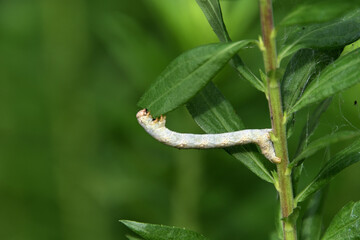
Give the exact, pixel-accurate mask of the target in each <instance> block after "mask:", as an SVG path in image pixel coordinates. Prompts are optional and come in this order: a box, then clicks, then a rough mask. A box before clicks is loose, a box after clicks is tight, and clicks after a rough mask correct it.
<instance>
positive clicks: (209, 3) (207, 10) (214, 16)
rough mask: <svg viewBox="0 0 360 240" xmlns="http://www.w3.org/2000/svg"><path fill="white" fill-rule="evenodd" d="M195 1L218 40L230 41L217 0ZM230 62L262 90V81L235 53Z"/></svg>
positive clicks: (241, 75)
mask: <svg viewBox="0 0 360 240" xmlns="http://www.w3.org/2000/svg"><path fill="white" fill-rule="evenodd" d="M196 2H197V4H198V5H199V7H200V8H201V10H202V11H203V13H204V15H205V17H206V19H207V20H208V22H209V24H210V26H211V27H212V29H213V31H214V33H215V34H216V36H217V37H218V38H219V40H220V41H221V42H231V38H230V36H229V33H228V32H227V30H226V26H225V23H224V19H223V16H222V12H221V6H220V3H219V0H196ZM230 64H231V66H233V67H234V68H235V70H236V71H237V73H238V74H239V76H240V77H241V78H242V79H245V80H247V81H249V82H250V83H251V84H252V85H253V86H254V87H255V88H256V89H258V90H259V91H262V92H264V89H265V86H264V83H263V82H262V81H260V80H259V79H258V78H257V77H256V76H255V75H254V74H253V73H252V72H251V71H250V69H249V68H248V67H247V66H245V64H244V62H243V61H242V60H241V58H240V57H239V56H238V55H237V54H236V55H235V56H234V57H233V59H232V60H231V61H230Z"/></svg>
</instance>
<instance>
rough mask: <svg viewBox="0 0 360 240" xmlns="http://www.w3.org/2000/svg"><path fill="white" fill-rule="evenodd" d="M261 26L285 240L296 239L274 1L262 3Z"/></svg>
mask: <svg viewBox="0 0 360 240" xmlns="http://www.w3.org/2000/svg"><path fill="white" fill-rule="evenodd" d="M259 2H260V17H261V27H262V40H263V44H264V46H263V47H264V48H263V58H264V65H265V72H266V76H267V77H266V84H267V98H268V102H269V110H270V117H271V125H272V129H273V138H272V140H273V142H274V147H275V151H276V155H277V156H278V157H280V158H281V163H280V164H278V165H277V174H278V181H279V182H278V184H277V185H278V186H277V190H278V192H279V196H280V205H281V215H282V218H283V235H284V240H296V239H297V234H296V225H295V221H291V220H290V219H289V218H288V217H289V216H290V215H291V213H292V212H293V210H294V196H293V189H292V182H291V171H288V164H289V159H288V148H287V139H286V125H285V121H284V114H283V110H282V103H281V88H280V78H279V77H278V75H277V54H276V41H275V30H274V24H273V11H272V3H271V0H259Z"/></svg>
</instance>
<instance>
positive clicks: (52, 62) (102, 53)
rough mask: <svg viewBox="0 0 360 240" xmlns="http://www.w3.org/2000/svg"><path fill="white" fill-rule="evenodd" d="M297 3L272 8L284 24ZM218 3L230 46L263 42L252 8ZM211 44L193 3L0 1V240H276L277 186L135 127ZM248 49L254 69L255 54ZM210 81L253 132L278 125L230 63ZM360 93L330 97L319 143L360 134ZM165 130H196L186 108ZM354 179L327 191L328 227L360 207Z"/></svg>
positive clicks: (345, 177) (341, 179)
mask: <svg viewBox="0 0 360 240" xmlns="http://www.w3.org/2000/svg"><path fill="white" fill-rule="evenodd" d="M294 4H295V1H293V0H292V1H276V5H275V13H276V14H277V15H276V18H279V19H280V18H281V16H283V15H284V14H286V12H287V11H288V10H289V9H290V8H291V7H293V6H294ZM222 6H223V12H224V18H225V22H226V24H227V26H228V29H229V32H230V35H231V36H232V38H233V39H235V40H238V39H244V38H258V36H259V34H260V26H259V22H258V10H257V1H254V0H241V1H223V2H222ZM210 42H217V39H216V37H215V34H214V33H213V32H212V30H211V28H210V26H209V25H208V24H207V21H206V19H205V17H204V16H203V15H202V13H201V11H200V9H199V8H198V7H197V5H196V3H195V0H137V1H125V0H103V1H95V0H88V1H85V0H72V1H66V0H65V1H64V0H52V1H51V0H38V1H31V0H4V1H1V2H0V84H1V85H0V114H1V117H0V141H1V144H0V213H1V214H0V239H4V240H5V239H6V240H8V239H11V240H23V239H29V240H31V239H34V240H35V239H36V240H42V239H44V240H45V239H54V240H56V239H66V240H80V239H86V240H92V239H94V240H95V239H96V240H99V239H102V240H111V239H125V234H129V233H130V232H129V231H128V230H127V229H126V228H125V227H124V226H123V225H122V224H120V223H119V222H118V220H119V219H130V220H136V221H142V222H151V223H161V224H167V225H176V226H180V227H187V228H190V229H193V230H195V231H198V232H201V233H203V234H204V235H206V236H208V237H210V238H211V239H266V238H268V236H269V234H270V232H271V231H272V230H273V229H274V223H273V220H274V217H275V209H276V206H277V205H276V204H277V196H276V193H275V190H274V188H273V186H271V185H270V184H268V183H265V182H263V181H261V180H260V179H258V178H257V177H256V176H255V175H254V174H252V173H251V172H250V171H248V170H247V169H246V168H245V167H244V166H242V165H241V164H240V163H239V162H238V161H236V160H235V159H232V158H231V157H230V156H228V155H227V154H226V153H225V152H223V151H222V150H209V151H196V150H187V151H185V150H183V151H180V150H177V149H173V148H170V147H167V146H164V145H162V144H160V143H158V142H156V141H155V140H153V139H152V138H151V137H150V136H148V135H147V134H146V133H145V132H144V130H143V129H142V128H141V127H140V126H139V125H138V124H137V121H136V118H135V114H136V112H137V111H138V110H139V109H138V107H137V106H136V103H137V101H138V99H139V97H140V96H141V95H142V93H143V92H144V91H145V90H146V89H147V87H149V85H150V83H151V82H152V81H153V80H154V79H155V78H156V76H157V75H158V74H159V73H160V72H161V71H162V70H163V69H164V67H165V66H166V65H167V63H169V61H171V60H172V59H173V58H175V57H176V56H177V55H179V54H180V53H181V52H183V51H185V50H187V49H190V48H193V47H195V46H198V45H201V44H206V43H210ZM240 54H241V56H242V57H243V59H244V60H245V62H247V63H248V64H249V65H250V67H251V68H252V69H253V70H254V72H255V73H256V74H257V73H258V70H257V69H258V68H259V67H261V66H262V65H261V55H260V54H259V52H258V50H256V49H248V50H244V51H242V52H241V53H240ZM215 82H216V84H217V85H218V86H219V88H220V89H221V90H222V91H223V93H224V94H225V95H226V96H227V97H228V99H229V100H230V101H231V102H232V103H233V104H234V106H235V109H236V111H237V112H238V113H239V115H241V117H242V118H243V120H244V122H245V124H246V125H247V126H248V127H249V128H263V127H269V126H270V123H269V117H268V116H269V114H268V110H267V102H266V100H265V98H264V96H263V95H262V94H261V93H259V92H257V91H256V90H254V89H253V88H252V87H251V86H250V85H249V84H248V83H246V82H243V81H240V80H239V79H238V78H237V76H236V74H235V73H234V72H233V71H232V69H231V68H230V67H227V68H226V69H224V71H222V72H221V73H220V74H219V76H218V77H217V78H216V79H215ZM359 90H360V88H359V86H356V87H354V88H352V89H350V90H348V91H347V92H346V93H343V94H341V95H339V96H337V97H336V98H335V99H334V102H333V104H332V106H331V108H330V110H329V111H328V112H327V113H326V116H324V117H323V118H322V119H323V120H322V123H321V124H320V129H319V131H317V132H316V135H318V136H322V135H324V134H325V133H328V132H334V131H336V130H338V129H345V128H348V129H356V128H357V129H358V128H360V108H359V104H358V105H354V101H355V100H356V101H358V102H360V91H359ZM306 113H307V112H306V111H304V114H303V115H302V116H301V115H299V118H298V119H299V121H298V122H299V124H298V123H297V124H298V126H299V127H300V128H299V130H300V129H301V125H302V124H303V123H304V122H305V121H306V116H307V115H306ZM168 124H169V127H170V128H173V129H175V130H178V131H182V132H186V131H191V132H201V130H200V129H199V128H198V127H197V126H196V125H195V123H194V122H193V121H192V120H191V117H190V116H189V114H188V113H187V112H186V111H185V109H184V108H181V109H179V110H176V111H174V112H172V113H170V114H169V115H168ZM297 135H298V131H297V132H295V134H294V137H293V138H291V139H290V149H291V151H294V149H295V147H296V143H297V142H296V136H297ZM345 144H347V143H345ZM343 146H344V145H338V146H336V147H334V148H333V149H334V151H336V150H338V149H341V148H342V147H343ZM323 161H324V153H323V152H321V153H319V154H317V155H316V156H315V157H314V158H313V161H312V162H309V163H308V164H307V165H306V166H305V178H304V179H303V182H304V183H306V182H307V181H308V180H309V179H311V178H312V177H313V176H314V174H316V172H317V169H318V167H319V166H320V164H321V163H322V162H323ZM359 173H360V166H359V165H356V166H354V167H352V168H351V169H347V170H346V171H345V172H344V173H342V174H340V175H339V176H338V177H337V178H336V181H334V182H333V184H332V185H331V187H330V189H329V193H328V194H329V198H328V200H327V201H326V204H325V212H326V214H325V216H326V219H325V224H328V223H329V221H330V219H331V218H332V216H333V215H334V214H335V213H336V212H337V211H338V210H339V208H340V207H342V206H343V205H344V204H345V203H346V202H348V201H349V200H359V199H360V191H359V189H360V181H358V176H359ZM304 183H303V184H304Z"/></svg>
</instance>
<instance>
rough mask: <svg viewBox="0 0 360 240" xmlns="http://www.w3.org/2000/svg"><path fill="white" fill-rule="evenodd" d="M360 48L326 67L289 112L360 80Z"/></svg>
mask: <svg viewBox="0 0 360 240" xmlns="http://www.w3.org/2000/svg"><path fill="white" fill-rule="evenodd" d="M359 53H360V49H357V50H355V51H353V52H351V53H349V54H347V55H345V56H343V57H341V58H339V59H337V60H336V61H334V63H333V64H330V65H329V66H328V67H326V68H325V69H324V70H323V71H322V72H321V73H320V76H319V77H318V78H317V79H316V81H313V82H312V83H311V84H310V85H309V86H308V87H307V88H306V90H305V92H304V94H303V95H302V97H301V98H300V99H299V100H298V101H297V102H296V103H295V105H294V107H293V108H292V109H289V112H290V113H292V112H296V111H298V110H299V109H301V108H303V107H305V106H307V105H310V104H312V103H315V102H317V101H320V100H323V99H324V98H327V97H330V96H332V95H334V94H336V93H338V92H340V91H343V90H345V89H347V88H349V87H351V86H353V85H355V84H357V83H359V82H360V79H359V78H358V76H359V74H360V68H359V63H360V54H359Z"/></svg>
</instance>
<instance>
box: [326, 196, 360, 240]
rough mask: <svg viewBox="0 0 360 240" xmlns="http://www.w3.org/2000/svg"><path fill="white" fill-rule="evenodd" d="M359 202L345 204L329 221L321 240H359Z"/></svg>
mask: <svg viewBox="0 0 360 240" xmlns="http://www.w3.org/2000/svg"><path fill="white" fill-rule="evenodd" d="M359 224H360V202H350V203H348V204H346V205H345V206H344V207H343V208H342V209H341V210H340V211H339V212H338V213H337V214H336V216H335V217H334V219H333V220H332V221H331V223H330V226H329V227H328V229H327V230H326V232H325V234H324V236H323V237H322V238H321V239H322V240H340V239H341V240H342V239H347V240H355V239H359V238H360V228H359Z"/></svg>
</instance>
